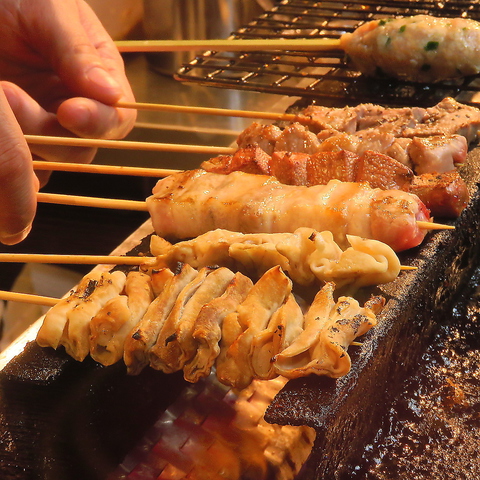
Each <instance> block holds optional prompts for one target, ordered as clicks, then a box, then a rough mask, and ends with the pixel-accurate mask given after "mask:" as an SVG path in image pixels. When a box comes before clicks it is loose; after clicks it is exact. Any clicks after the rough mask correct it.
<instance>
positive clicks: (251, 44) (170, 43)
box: [115, 38, 341, 52]
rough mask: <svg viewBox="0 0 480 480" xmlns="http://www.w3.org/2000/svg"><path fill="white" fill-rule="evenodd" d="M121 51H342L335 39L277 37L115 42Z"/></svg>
mask: <svg viewBox="0 0 480 480" xmlns="http://www.w3.org/2000/svg"><path fill="white" fill-rule="evenodd" d="M115 44H116V46H117V48H118V50H119V51H120V52H188V51H198V50H209V51H217V52H220V51H227V52H239V51H240V52H252V51H261V50H282V51H285V50H296V51H302V52H305V51H307V52H318V51H324V50H340V49H341V48H340V41H339V40H338V39H335V38H296V39H285V38H274V39H263V38H262V39H234V38H230V39H228V38H227V39H223V40H119V41H117V42H115Z"/></svg>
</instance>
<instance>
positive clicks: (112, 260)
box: [0, 253, 155, 265]
mask: <svg viewBox="0 0 480 480" xmlns="http://www.w3.org/2000/svg"><path fill="white" fill-rule="evenodd" d="M154 261H155V257H152V256H141V255H138V256H125V255H57V254H48V253H0V262H5V263H52V264H53V263H56V264H67V265H74V264H76V265H148V264H150V263H152V262H154Z"/></svg>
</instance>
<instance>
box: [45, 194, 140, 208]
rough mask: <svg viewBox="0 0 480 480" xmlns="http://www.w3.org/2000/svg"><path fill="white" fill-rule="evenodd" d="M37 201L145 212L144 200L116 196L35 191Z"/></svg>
mask: <svg viewBox="0 0 480 480" xmlns="http://www.w3.org/2000/svg"><path fill="white" fill-rule="evenodd" d="M37 201H38V202H42V203H55V204H59V205H72V206H77V207H96V208H111V209H114V210H135V211H139V212H147V211H148V210H147V204H146V202H144V201H136V200H122V199H116V198H99V197H84V196H81V195H64V194H61V193H45V192H39V193H37Z"/></svg>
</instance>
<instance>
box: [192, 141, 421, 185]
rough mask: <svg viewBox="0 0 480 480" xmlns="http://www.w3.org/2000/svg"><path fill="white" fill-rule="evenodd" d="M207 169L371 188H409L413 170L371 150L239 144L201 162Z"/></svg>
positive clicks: (292, 181) (287, 181)
mask: <svg viewBox="0 0 480 480" xmlns="http://www.w3.org/2000/svg"><path fill="white" fill-rule="evenodd" d="M201 167H202V168H203V169H204V170H206V171H207V172H212V173H222V174H224V175H227V174H229V173H232V172H235V171H241V172H246V173H257V174H263V175H272V176H274V177H275V178H277V179H278V180H279V181H280V182H281V183H285V184H287V185H307V186H311V185H325V184H326V183H328V182H329V181H330V180H340V181H342V182H368V183H369V184H370V186H371V187H372V188H382V189H384V190H389V189H400V190H408V186H409V184H410V183H411V182H412V180H413V178H414V173H413V171H412V170H411V169H410V168H408V167H407V166H405V165H404V164H402V163H400V162H398V161H397V160H395V159H393V158H391V157H389V156H388V155H384V154H382V153H378V152H374V151H371V150H367V151H365V152H364V153H363V154H362V155H361V156H359V155H357V154H355V153H352V152H350V151H347V150H336V151H333V150H332V151H325V152H324V151H320V152H317V153H315V154H308V153H297V152H286V151H276V152H273V154H272V156H269V155H267V154H266V153H265V152H263V151H262V150H260V148H259V147H258V146H250V147H247V148H241V149H239V150H237V151H236V152H235V153H234V154H232V155H220V156H219V157H215V158H212V159H209V160H207V161H205V162H203V163H202V164H201Z"/></svg>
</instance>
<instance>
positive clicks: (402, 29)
mask: <svg viewBox="0 0 480 480" xmlns="http://www.w3.org/2000/svg"><path fill="white" fill-rule="evenodd" d="M406 28H407V26H406V25H402V26H401V27H400V28H399V29H398V30H399V32H400V33H403V32H404V31H405V29H406Z"/></svg>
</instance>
